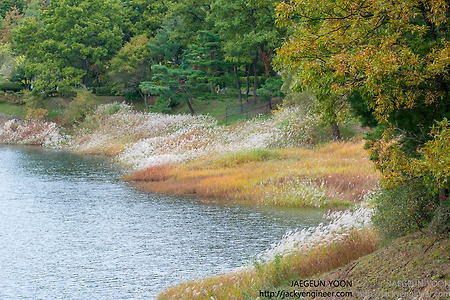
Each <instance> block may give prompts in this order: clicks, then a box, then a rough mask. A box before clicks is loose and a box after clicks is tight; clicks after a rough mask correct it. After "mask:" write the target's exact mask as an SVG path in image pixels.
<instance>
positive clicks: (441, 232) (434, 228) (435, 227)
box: [429, 206, 450, 238]
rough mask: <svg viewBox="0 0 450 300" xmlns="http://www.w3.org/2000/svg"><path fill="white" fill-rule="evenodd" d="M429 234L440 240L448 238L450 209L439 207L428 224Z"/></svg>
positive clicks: (449, 234) (449, 233)
mask: <svg viewBox="0 0 450 300" xmlns="http://www.w3.org/2000/svg"><path fill="white" fill-rule="evenodd" d="M429 230H430V232H431V233H433V234H435V235H437V236H438V237H441V238H450V207H443V206H442V207H439V208H438V209H437V210H436V212H435V214H434V217H433V220H432V221H431V223H430V226H429Z"/></svg>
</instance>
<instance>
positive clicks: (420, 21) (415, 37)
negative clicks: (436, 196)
mask: <svg viewBox="0 0 450 300" xmlns="http://www.w3.org/2000/svg"><path fill="white" fill-rule="evenodd" d="M276 11H277V22H278V24H279V25H282V26H285V27H287V28H288V32H289V38H288V39H287V40H286V42H285V43H284V44H283V46H282V47H281V48H280V49H279V50H278V53H277V59H276V64H277V68H278V69H279V70H283V71H286V72H290V73H292V74H295V77H296V78H295V79H296V82H297V83H298V84H297V87H298V89H304V90H306V89H311V90H314V91H315V92H316V94H317V95H318V99H319V101H320V102H321V103H322V105H323V106H324V107H326V106H333V102H334V101H335V99H336V97H338V99H341V101H345V100H346V99H348V100H350V102H353V103H354V105H353V106H354V107H358V112H364V116H363V115H362V116H363V117H364V118H365V120H366V121H367V122H369V119H370V118H372V122H373V120H376V123H377V124H381V125H382V126H383V127H382V131H381V136H382V138H381V139H376V140H372V142H371V143H369V145H368V146H369V147H370V148H371V149H372V154H373V158H374V160H375V162H376V163H377V166H378V167H379V168H380V170H382V172H383V174H384V175H385V179H386V180H385V183H388V182H394V181H398V180H400V181H401V179H402V178H405V177H411V176H421V175H420V174H415V175H414V174H411V173H410V172H408V168H409V167H408V164H409V163H408V161H409V162H410V159H413V158H419V159H423V156H422V153H421V151H422V150H421V149H423V147H424V145H425V144H426V143H427V142H428V141H429V140H432V139H433V135H430V134H429V133H430V132H431V130H432V128H433V126H434V125H435V122H436V121H440V120H443V119H444V118H445V117H447V118H448V117H449V116H450V115H449V114H450V111H449V105H448V104H449V101H450V95H449V91H450V89H449V88H450V76H449V75H450V74H449V71H450V43H449V42H448V38H449V34H450V23H449V22H450V21H449V20H450V19H449V18H448V16H449V15H450V8H449V5H448V3H447V2H445V1H441V0H428V1H425V0H424V1H415V0H409V1H403V2H402V3H401V5H400V4H399V3H394V2H386V1H380V0H369V1H343V0H338V1H320V2H317V1H312V0H292V1H290V2H289V3H286V2H282V3H280V4H279V5H278V6H277V9H276ZM369 123H370V122H369ZM435 136H437V135H435ZM438 152H439V151H438ZM439 155H440V156H441V157H442V156H444V155H448V154H444V153H440V154H438V156H439ZM393 165H398V166H403V167H400V168H394V169H393V168H390V166H393ZM447 168H448V166H447ZM431 184H433V183H431ZM447 188H448V187H447Z"/></svg>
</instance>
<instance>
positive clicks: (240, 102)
mask: <svg viewBox="0 0 450 300" xmlns="http://www.w3.org/2000/svg"><path fill="white" fill-rule="evenodd" d="M233 71H234V76H235V77H236V88H237V90H238V95H239V104H240V105H241V112H242V111H243V107H242V92H241V84H240V82H239V76H238V73H237V67H236V65H234V66H233Z"/></svg>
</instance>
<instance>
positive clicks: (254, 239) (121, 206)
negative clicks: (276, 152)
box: [0, 146, 323, 299]
mask: <svg viewBox="0 0 450 300" xmlns="http://www.w3.org/2000/svg"><path fill="white" fill-rule="evenodd" d="M121 174H122V171H121V170H120V169H118V168H116V167H114V165H113V164H111V163H110V162H109V161H108V160H106V159H104V158H96V157H85V156H78V155H74V154H71V153H67V152H64V151H56V150H45V149H41V148H36V147H13V146H0V258H1V259H0V299H55V298H59V299H60V298H64V299H152V298H154V297H155V296H156V295H157V294H158V293H159V292H160V291H161V290H162V289H164V288H167V287H170V286H172V285H175V284H176V283H179V282H182V281H186V280H189V279H193V278H198V277H203V276H206V275H211V274H217V273H221V272H226V271H230V270H232V269H234V268H236V267H239V266H242V265H243V264H245V263H246V262H248V261H249V260H250V259H251V258H252V257H255V256H256V255H258V254H259V253H261V252H263V251H264V250H265V249H267V248H269V247H270V245H271V244H272V243H275V242H277V241H279V240H280V239H281V237H282V236H283V235H284V234H285V233H286V232H287V231H289V230H293V229H296V228H299V229H301V228H304V227H310V226H314V225H317V224H318V223H320V222H321V221H322V219H321V216H322V214H323V211H319V210H298V209H291V210H288V209H273V208H272V209H269V208H249V207H243V206H239V205H232V204H231V205H225V204H216V205H214V204H211V203H207V202H202V201H201V200H195V199H190V198H184V197H174V196H166V195H156V194H149V193H144V192H141V191H138V190H136V189H134V188H132V187H130V186H129V185H128V184H127V183H124V182H122V181H121V180H120V179H119V176H120V175H121Z"/></svg>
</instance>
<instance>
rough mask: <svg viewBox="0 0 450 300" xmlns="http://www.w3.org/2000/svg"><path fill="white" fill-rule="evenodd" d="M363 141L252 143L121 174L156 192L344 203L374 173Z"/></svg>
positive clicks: (360, 193)
mask: <svg viewBox="0 0 450 300" xmlns="http://www.w3.org/2000/svg"><path fill="white" fill-rule="evenodd" d="M363 145H364V142H363V141H360V142H333V143H328V144H325V145H321V146H317V147H314V148H309V149H308V148H287V149H272V150H269V149H256V150H247V151H240V152H236V153H232V154H222V155H210V156H206V157H203V158H201V159H197V160H194V161H191V162H187V163H184V164H164V165H158V166H152V167H149V168H145V169H143V170H140V171H137V172H135V173H133V174H130V175H128V176H125V177H124V179H125V180H127V181H133V182H134V184H135V185H137V186H139V187H140V188H142V189H144V190H147V191H151V192H157V193H168V194H184V195H194V196H198V197H202V198H213V199H222V200H238V201H241V202H246V203H250V204H258V205H280V206H291V207H346V206H349V205H351V204H354V203H358V202H360V201H361V200H362V199H363V198H364V196H365V195H366V194H367V193H368V192H369V191H370V190H372V189H373V188H374V187H375V186H376V184H377V182H378V180H379V175H378V173H377V172H376V171H375V170H374V168H373V165H372V164H371V162H370V161H369V159H368V157H367V153H366V152H365V151H364V149H363Z"/></svg>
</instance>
